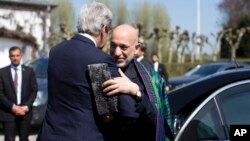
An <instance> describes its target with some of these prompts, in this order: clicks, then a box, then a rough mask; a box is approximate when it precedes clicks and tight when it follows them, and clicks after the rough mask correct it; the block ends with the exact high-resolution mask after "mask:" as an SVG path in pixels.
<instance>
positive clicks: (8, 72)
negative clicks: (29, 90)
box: [6, 66, 16, 98]
mask: <svg viewBox="0 0 250 141" xmlns="http://www.w3.org/2000/svg"><path fill="white" fill-rule="evenodd" d="M6 73H7V79H8V80H7V81H9V83H10V86H11V89H12V94H13V96H14V97H15V98H16V92H15V86H14V82H13V78H12V75H11V66H9V67H7V71H6Z"/></svg>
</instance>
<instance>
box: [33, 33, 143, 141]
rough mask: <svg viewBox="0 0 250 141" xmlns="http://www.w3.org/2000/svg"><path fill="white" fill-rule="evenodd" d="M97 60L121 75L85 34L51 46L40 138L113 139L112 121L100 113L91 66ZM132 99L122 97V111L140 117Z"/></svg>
mask: <svg viewBox="0 0 250 141" xmlns="http://www.w3.org/2000/svg"><path fill="white" fill-rule="evenodd" d="M96 63H107V64H108V67H109V69H110V71H111V73H112V75H113V77H115V76H118V71H117V68H116V64H115V61H114V59H113V58H112V57H111V56H109V55H108V54H106V53H104V52H103V51H101V50H100V49H98V48H97V47H95V45H94V43H93V42H92V41H91V40H90V39H88V38H86V37H84V36H82V35H79V34H76V35H75V36H74V37H73V38H72V39H70V40H67V41H64V42H62V43H60V44H58V45H57V46H55V47H53V48H52V49H51V51H50V56H49V64H48V105H47V112H46V116H45V120H44V122H43V126H42V128H41V130H40V133H39V135H38V138H37V140H38V141H69V140H70V141H103V140H108V141H109V140H110V138H109V136H108V135H109V133H112V131H111V129H110V128H111V127H113V126H110V125H111V124H112V122H111V123H104V122H102V120H100V117H99V116H98V115H97V110H96V105H95V101H94V97H93V96H94V95H93V91H92V87H91V81H90V78H89V72H88V65H89V64H96ZM121 101H123V102H121ZM130 101H131V99H130V96H128V95H124V96H121V97H120V96H119V98H118V103H119V104H118V105H119V106H120V108H119V113H120V114H121V115H123V116H129V117H137V116H138V115H136V114H135V111H131V110H130V109H129V108H127V107H133V106H134V105H133V104H134V103H130ZM131 104H132V106H129V105H131ZM122 105H125V106H124V107H123V106H122ZM121 107H123V108H121ZM130 111H131V112H130ZM106 127H107V128H106ZM109 131H110V132H109ZM108 138H109V139H108ZM111 138H112V137H111Z"/></svg>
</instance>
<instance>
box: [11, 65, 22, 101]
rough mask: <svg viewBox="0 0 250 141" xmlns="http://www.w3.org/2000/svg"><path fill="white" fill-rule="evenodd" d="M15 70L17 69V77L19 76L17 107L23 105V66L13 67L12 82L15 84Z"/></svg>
mask: <svg viewBox="0 0 250 141" xmlns="http://www.w3.org/2000/svg"><path fill="white" fill-rule="evenodd" d="M15 68H17V70H16V71H17V75H18V80H17V93H16V94H17V105H18V104H21V87H22V66H21V65H18V66H17V67H15V66H13V65H11V75H12V80H13V82H14V77H15Z"/></svg>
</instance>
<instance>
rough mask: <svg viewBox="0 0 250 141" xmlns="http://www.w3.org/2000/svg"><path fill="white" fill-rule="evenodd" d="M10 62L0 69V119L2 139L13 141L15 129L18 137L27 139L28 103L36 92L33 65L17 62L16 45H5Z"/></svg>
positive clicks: (30, 103)
mask: <svg viewBox="0 0 250 141" xmlns="http://www.w3.org/2000/svg"><path fill="white" fill-rule="evenodd" d="M9 57H10V61H11V65H10V66H7V67H4V68H2V69H0V120H1V121H3V132H4V136H5V141H14V140H15V136H16V131H17V132H18V134H19V137H20V141H28V135H29V129H30V121H31V118H32V104H33V102H34V100H35V98H36V94H37V83H36V77H35V73H34V71H33V69H31V68H29V67H26V66H24V65H21V64H20V61H21V58H22V53H21V49H20V48H19V47H16V46H14V47H11V48H10V49H9Z"/></svg>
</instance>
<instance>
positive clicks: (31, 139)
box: [0, 128, 39, 141]
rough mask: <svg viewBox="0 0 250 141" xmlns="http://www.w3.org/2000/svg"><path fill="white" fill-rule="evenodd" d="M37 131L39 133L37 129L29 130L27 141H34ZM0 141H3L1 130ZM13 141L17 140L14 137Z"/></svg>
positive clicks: (17, 140)
mask: <svg viewBox="0 0 250 141" xmlns="http://www.w3.org/2000/svg"><path fill="white" fill-rule="evenodd" d="M38 131H39V129H37V128H35V129H32V130H31V133H30V136H29V141H36V137H37V133H38ZM0 141H4V137H3V133H2V131H1V130H0ZM15 141H19V138H18V137H16V140H15Z"/></svg>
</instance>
